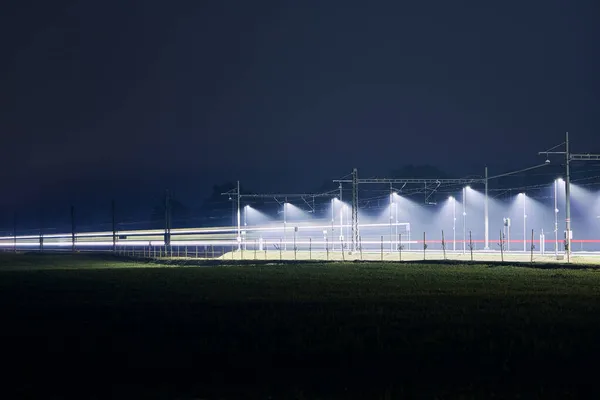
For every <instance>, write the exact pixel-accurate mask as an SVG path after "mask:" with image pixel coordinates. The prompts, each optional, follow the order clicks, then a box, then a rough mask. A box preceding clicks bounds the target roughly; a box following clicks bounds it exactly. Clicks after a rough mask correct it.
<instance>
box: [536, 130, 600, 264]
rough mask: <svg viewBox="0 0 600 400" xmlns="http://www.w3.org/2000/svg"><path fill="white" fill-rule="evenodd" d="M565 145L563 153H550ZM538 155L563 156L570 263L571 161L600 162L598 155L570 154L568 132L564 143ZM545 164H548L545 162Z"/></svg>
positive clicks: (566, 227) (566, 241)
mask: <svg viewBox="0 0 600 400" xmlns="http://www.w3.org/2000/svg"><path fill="white" fill-rule="evenodd" d="M563 144H564V145H565V151H552V150H554V149H556V148H557V147H560V146H562V145H563ZM538 154H539V155H544V154H545V155H546V157H548V155H550V154H558V155H564V156H565V172H566V174H565V175H566V176H565V253H566V255H567V261H570V256H571V240H572V239H573V232H572V230H571V170H570V163H571V161H600V154H589V153H587V154H572V153H571V147H570V144H569V132H565V142H564V143H561V144H559V145H556V146H554V147H552V148H550V149H548V150H546V151H540V152H538ZM546 162H549V161H548V160H546Z"/></svg>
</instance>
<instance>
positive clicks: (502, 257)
mask: <svg viewBox="0 0 600 400" xmlns="http://www.w3.org/2000/svg"><path fill="white" fill-rule="evenodd" d="M500 259H501V260H502V262H504V239H503V235H502V229H500Z"/></svg>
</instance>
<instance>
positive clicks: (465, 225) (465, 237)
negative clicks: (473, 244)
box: [462, 186, 468, 254]
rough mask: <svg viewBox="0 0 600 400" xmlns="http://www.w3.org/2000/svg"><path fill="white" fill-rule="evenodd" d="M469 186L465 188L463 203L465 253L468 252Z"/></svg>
mask: <svg viewBox="0 0 600 400" xmlns="http://www.w3.org/2000/svg"><path fill="white" fill-rule="evenodd" d="M467 188H468V186H467V187H464V188H463V192H462V205H463V254H465V253H466V252H467Z"/></svg>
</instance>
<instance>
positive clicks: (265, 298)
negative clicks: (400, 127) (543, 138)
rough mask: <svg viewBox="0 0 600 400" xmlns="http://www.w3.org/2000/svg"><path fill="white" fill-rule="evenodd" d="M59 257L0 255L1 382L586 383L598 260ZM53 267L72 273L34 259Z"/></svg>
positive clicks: (464, 393)
mask: <svg viewBox="0 0 600 400" xmlns="http://www.w3.org/2000/svg"><path fill="white" fill-rule="evenodd" d="M66 257H67V258H63V259H62V260H63V261H60V260H59V259H57V258H56V257H54V258H49V259H46V258H45V257H33V258H31V257H30V258H21V259H19V260H20V261H15V258H14V256H11V257H9V258H6V256H3V257H0V270H1V271H0V300H1V305H2V310H1V317H2V326H1V328H0V329H1V339H2V340H1V343H2V344H1V346H2V347H1V349H0V350H1V357H2V362H3V365H4V366H7V367H8V368H7V370H8V371H9V372H5V373H4V377H5V378H6V382H7V383H8V385H5V386H4V388H5V390H7V391H8V390H9V389H10V390H18V391H19V392H18V393H17V394H21V395H27V394H64V393H68V394H76V395H79V396H82V397H90V396H93V395H97V397H103V398H104V397H106V396H107V395H108V396H111V397H140V396H143V397H149V396H155V397H165V398H173V397H180V398H187V397H197V398H198V397H199V398H268V397H269V396H271V397H272V398H338V397H339V398H397V397H405V398H406V397H408V398H415V397H422V398H436V397H437V398H457V397H463V398H493V397H497V398H506V397H509V398H514V397H516V396H520V397H521V398H569V397H580V396H583V395H585V396H593V395H594V393H595V390H596V383H595V380H594V378H595V375H596V370H597V368H596V365H597V364H598V362H600V361H599V360H600V358H599V356H600V309H599V307H598V305H599V304H600V300H599V295H600V272H595V271H585V270H584V271H569V270H536V269H526V268H516V267H486V266H451V267H445V266H439V265H436V266H428V265H411V264H400V265H390V264H328V265H318V264H315V265H303V266H284V267H282V266H235V267H227V266H223V267H215V268H192V267H185V268H181V267H167V268H163V267H160V268H159V267H148V268H140V267H136V268H131V267H130V265H128V264H120V263H119V262H117V261H114V260H113V261H106V260H104V261H102V263H101V264H99V265H96V268H91V267H92V266H94V261H92V260H90V259H89V258H85V257H84V258H75V259H73V258H68V256H66ZM27 260H30V261H27ZM96 261H97V260H96ZM15 262H20V263H21V265H20V266H19V268H20V269H21V270H15V269H14V268H10V267H9V265H12V264H14V263H15ZM27 263H29V264H31V265H35V268H29V267H28V264H27ZM61 264H64V265H69V268H70V269H56V268H48V267H46V268H43V267H40V266H43V265H54V266H60V265H61ZM31 265H30V267H31ZM108 267H114V268H108ZM5 371H6V370H5Z"/></svg>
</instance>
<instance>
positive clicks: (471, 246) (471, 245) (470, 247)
mask: <svg viewBox="0 0 600 400" xmlns="http://www.w3.org/2000/svg"><path fill="white" fill-rule="evenodd" d="M469 249H470V250H471V261H473V238H472V237H471V231H469Z"/></svg>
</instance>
